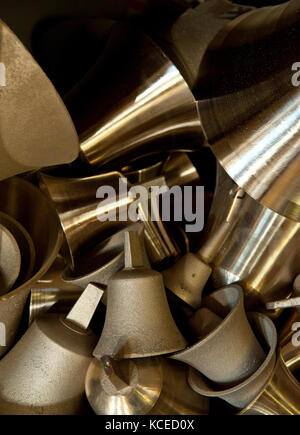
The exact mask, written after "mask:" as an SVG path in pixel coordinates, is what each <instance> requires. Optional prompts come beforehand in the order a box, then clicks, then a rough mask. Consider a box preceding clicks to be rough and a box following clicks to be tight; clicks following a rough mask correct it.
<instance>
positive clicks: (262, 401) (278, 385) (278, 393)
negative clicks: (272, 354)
mask: <svg viewBox="0 0 300 435" xmlns="http://www.w3.org/2000/svg"><path fill="white" fill-rule="evenodd" d="M240 414H242V415H300V383H299V382H298V381H297V380H296V378H295V377H294V376H293V375H292V373H291V371H290V370H289V369H288V368H287V367H286V365H285V363H284V360H283V358H282V355H281V351H279V354H278V360H277V364H276V367H275V369H274V371H273V374H272V376H271V378H270V380H269V382H268V383H267V385H266V386H265V387H264V388H263V389H262V391H261V392H260V393H259V395H258V396H257V397H256V398H255V399H254V400H253V401H252V402H251V403H250V404H249V405H248V406H247V407H246V408H245V409H243V411H241V413H240Z"/></svg>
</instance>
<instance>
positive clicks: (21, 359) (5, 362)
mask: <svg viewBox="0 0 300 435" xmlns="http://www.w3.org/2000/svg"><path fill="white" fill-rule="evenodd" d="M102 294H103V291H102V290H101V289H99V288H98V287H96V286H94V285H91V284H90V285H89V286H88V287H87V288H86V290H85V291H84V292H83V294H82V295H81V296H80V298H79V299H78V301H77V302H76V304H75V305H74V307H73V308H72V309H71V311H70V312H69V314H68V315H67V316H66V317H65V316H61V315H57V314H47V315H46V316H45V317H43V318H40V319H37V320H36V321H35V322H33V324H32V325H31V326H30V327H29V329H28V330H27V331H26V333H25V334H24V335H23V336H22V338H21V339H20V340H19V341H18V343H17V344H16V345H15V346H14V347H13V348H12V350H11V351H10V352H9V353H8V354H7V355H6V356H5V357H4V358H3V359H2V360H1V361H0V413H2V414H76V413H80V412H83V410H84V381H85V374H86V371H87V368H88V366H89V364H90V362H91V360H92V351H93V348H94V346H95V343H96V336H95V335H94V334H93V332H92V331H91V330H90V329H89V328H88V325H89V323H90V320H91V318H92V316H93V314H94V312H95V309H96V308H97V305H98V303H99V301H100V299H101V296H102Z"/></svg>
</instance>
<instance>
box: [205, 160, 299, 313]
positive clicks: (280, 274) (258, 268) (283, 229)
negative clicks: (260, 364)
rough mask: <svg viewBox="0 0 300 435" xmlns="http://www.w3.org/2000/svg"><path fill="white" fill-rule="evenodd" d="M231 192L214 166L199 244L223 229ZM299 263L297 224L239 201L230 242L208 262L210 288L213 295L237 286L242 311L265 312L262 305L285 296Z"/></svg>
mask: <svg viewBox="0 0 300 435" xmlns="http://www.w3.org/2000/svg"><path fill="white" fill-rule="evenodd" d="M236 188H237V185H236V184H235V183H234V182H233V181H232V180H231V178H230V177H229V176H228V175H227V174H226V172H225V171H224V169H223V168H222V167H221V166H220V165H218V166H217V184H216V190H215V196H214V200H213V203H212V207H211V211H210V215H209V218H208V222H207V227H206V229H205V235H204V244H205V243H206V241H209V240H210V238H211V237H212V236H213V235H214V234H215V232H216V231H218V228H219V227H220V226H221V225H222V224H223V222H224V219H225V218H226V216H227V214H228V210H229V209H230V207H231V201H230V200H229V197H228V193H229V192H230V191H231V190H232V189H236ZM224 192H226V195H225V194H224ZM299 258H300V224H299V223H297V222H294V221H292V220H290V219H287V218H284V217H282V216H279V215H278V214H277V213H274V212H272V211H271V210H269V209H267V208H266V207H263V206H262V205H261V204H259V203H257V202H256V201H254V200H253V199H252V198H251V197H250V196H249V195H245V197H244V198H243V201H242V204H241V208H240V210H239V213H238V217H237V220H236V222H235V223H234V224H233V228H232V231H231V234H230V237H229V238H228V239H227V242H226V243H225V244H224V245H223V248H222V249H221V250H219V252H218V253H217V255H216V256H215V258H214V259H213V260H212V263H211V267H212V269H213V271H212V275H211V280H210V283H211V285H212V286H213V288H216V289H217V288H219V287H222V286H224V285H230V284H233V283H236V282H239V283H240V284H241V286H242V287H243V289H244V293H245V304H246V307H247V309H250V310H258V309H259V310H260V311H261V310H265V304H266V303H267V302H271V301H274V300H277V299H285V298H287V297H289V296H290V295H291V293H292V282H293V280H294V278H295V276H297V274H298V273H299ZM269 313H270V312H269Z"/></svg>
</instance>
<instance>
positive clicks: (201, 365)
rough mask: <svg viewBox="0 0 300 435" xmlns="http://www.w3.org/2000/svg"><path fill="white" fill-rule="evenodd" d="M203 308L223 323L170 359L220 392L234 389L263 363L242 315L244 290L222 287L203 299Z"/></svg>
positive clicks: (243, 313)
mask: <svg viewBox="0 0 300 435" xmlns="http://www.w3.org/2000/svg"><path fill="white" fill-rule="evenodd" d="M203 305H204V306H205V307H206V308H209V309H210V310H211V311H213V312H214V313H215V314H217V315H218V316H219V317H222V318H223V321H222V322H221V324H219V325H218V326H217V327H216V328H214V329H212V330H211V331H210V332H209V333H208V334H207V335H206V336H205V337H204V338H202V339H201V340H200V341H198V342H197V343H196V344H194V345H192V346H191V347H188V348H186V349H184V350H183V351H181V352H178V353H176V354H174V355H172V356H171V357H170V358H172V359H175V360H178V361H182V362H184V363H186V364H189V365H191V366H192V367H194V368H195V369H196V370H198V371H199V372H201V373H202V374H204V375H205V376H206V377H207V378H209V379H210V380H211V381H213V382H214V383H215V384H217V385H218V386H219V388H220V387H226V388H230V387H234V386H235V385H237V384H239V383H241V382H243V381H244V380H245V379H247V378H248V377H249V376H250V375H251V374H253V373H254V372H255V371H256V370H257V369H258V367H259V366H260V365H261V364H262V362H263V361H264V359H265V353H264V351H263V349H262V347H261V345H260V344H259V342H258V340H257V338H256V337H255V335H254V333H253V331H252V329H251V326H250V324H249V322H248V319H247V317H246V314H245V310H244V297H243V290H242V288H241V287H239V286H229V287H224V288H222V289H220V290H218V291H216V292H214V293H212V294H211V295H210V296H208V297H206V298H205V300H204V301H203ZM212 326H214V325H212Z"/></svg>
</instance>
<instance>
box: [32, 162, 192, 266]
mask: <svg viewBox="0 0 300 435" xmlns="http://www.w3.org/2000/svg"><path fill="white" fill-rule="evenodd" d="M197 180H199V175H198V172H197V170H196V168H195V167H194V165H193V164H192V162H191V161H190V159H189V158H188V156H187V155H186V154H180V155H178V154H177V155H175V156H174V157H172V158H171V159H170V160H169V161H168V162H167V163H166V169H165V171H164V173H163V174H162V175H161V176H160V177H158V178H156V179H154V180H148V181H147V183H144V184H143V186H144V187H146V188H147V189H148V190H149V192H150V187H152V186H163V185H166V184H167V185H168V186H169V187H172V185H184V184H186V183H191V182H195V181H197ZM122 181H126V179H125V178H124V176H123V175H122V174H121V173H120V172H110V173H105V174H102V175H96V176H93V177H84V178H59V177H52V176H49V175H46V174H43V173H41V174H40V185H41V188H42V190H43V191H44V192H45V193H47V195H48V196H49V197H50V198H51V200H52V201H53V203H54V205H55V207H56V210H57V213H58V215H59V218H60V222H61V226H62V228H63V231H64V235H65V239H64V240H65V243H64V246H63V250H64V256H65V258H66V259H67V261H68V263H69V265H70V266H71V268H73V269H76V263H78V257H80V256H82V255H84V254H85V253H86V251H87V250H88V249H91V248H93V247H95V245H97V244H98V243H100V242H102V241H104V240H106V239H107V238H109V237H110V236H111V235H112V234H114V233H115V232H116V231H120V230H121V229H124V228H126V227H128V225H131V224H132V223H133V222H132V221H130V219H127V220H124V219H123V221H122V219H121V217H120V213H121V211H123V212H124V208H125V209H127V207H129V206H130V204H132V203H133V202H134V198H132V197H129V196H127V187H128V190H129V189H130V188H131V187H132V185H130V184H129V183H128V184H127V187H126V185H125V184H124V189H125V192H121V191H120V188H119V183H121V184H122ZM101 186H110V187H111V188H112V189H114V190H113V192H116V198H115V199H114V198H113V197H112V199H111V203H109V204H108V203H107V199H103V198H99V199H97V196H96V193H97V190H98V188H100V187H101ZM103 200H104V201H106V203H105V210H107V213H105V212H102V214H101V216H100V217H105V216H107V214H111V216H114V214H115V216H116V220H106V221H103V222H101V221H100V220H99V219H98V217H99V215H100V213H99V212H98V210H99V207H100V206H101V202H102V201H103ZM154 205H155V204H154V203H153V204H152V207H151V213H153V214H155V216H156V220H150V219H146V217H145V219H144V221H143V223H144V226H145V232H146V236H145V237H146V247H147V251H148V253H149V257H150V260H151V262H152V263H163V262H167V261H170V259H172V258H177V257H178V256H179V251H178V247H177V246H176V245H175V243H174V241H172V240H171V237H170V235H169V234H168V232H167V230H166V228H165V226H164V223H163V222H162V220H161V218H160V215H159V207H158V203H157V204H156V207H154ZM143 207H145V206H144V205H141V208H140V212H141V214H143V215H145V212H146V210H144V209H143Z"/></svg>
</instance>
